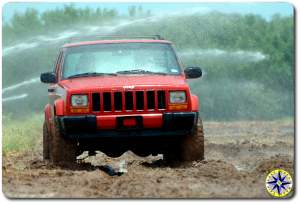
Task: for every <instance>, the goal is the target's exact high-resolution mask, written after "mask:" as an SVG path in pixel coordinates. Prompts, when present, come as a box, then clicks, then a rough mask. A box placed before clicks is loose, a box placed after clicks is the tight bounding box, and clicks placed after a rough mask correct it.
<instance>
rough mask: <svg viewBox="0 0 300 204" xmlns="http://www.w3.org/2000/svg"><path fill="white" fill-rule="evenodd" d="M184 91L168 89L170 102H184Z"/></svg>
mask: <svg viewBox="0 0 300 204" xmlns="http://www.w3.org/2000/svg"><path fill="white" fill-rule="evenodd" d="M185 102H186V94H185V91H170V103H185Z"/></svg>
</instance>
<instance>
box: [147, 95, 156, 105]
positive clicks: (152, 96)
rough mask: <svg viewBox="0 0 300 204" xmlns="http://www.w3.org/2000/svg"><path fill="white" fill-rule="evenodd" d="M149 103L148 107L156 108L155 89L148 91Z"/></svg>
mask: <svg viewBox="0 0 300 204" xmlns="http://www.w3.org/2000/svg"><path fill="white" fill-rule="evenodd" d="M147 104H148V109H154V108H155V95H154V91H147Z"/></svg>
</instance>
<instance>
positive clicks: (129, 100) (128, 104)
mask: <svg viewBox="0 0 300 204" xmlns="http://www.w3.org/2000/svg"><path fill="white" fill-rule="evenodd" d="M125 109H126V110H133V94H132V92H131V91H130V92H129V91H128V92H125Z"/></svg>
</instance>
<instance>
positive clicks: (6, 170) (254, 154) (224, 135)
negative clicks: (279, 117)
mask: <svg viewBox="0 0 300 204" xmlns="http://www.w3.org/2000/svg"><path fill="white" fill-rule="evenodd" d="M204 131H205V145H206V146H205V147H206V149H205V154H206V159H205V160H204V161H201V162H193V163H191V164H182V165H180V166H178V165H177V166H167V165H165V164H164V162H163V161H162V160H161V159H162V156H160V155H159V156H157V157H147V158H140V157H137V156H135V155H134V154H132V153H131V152H127V153H126V154H124V155H122V156H121V157H120V158H116V159H111V158H109V157H106V156H105V155H103V154H101V153H100V154H97V155H96V156H94V157H89V158H87V159H85V160H84V161H82V162H81V163H80V164H77V165H76V166H73V167H69V168H58V167H54V166H52V165H50V164H47V163H45V162H43V161H42V155H41V152H42V150H41V149H39V150H38V151H36V152H26V153H11V154H8V155H6V156H5V157H3V191H4V193H5V195H6V196H8V197H26V198H28V197H47V198H49V197H50V198H54V197H80V198H145V197H147V198H187V197H188V198H211V197H213V198H224V197H231V198H241V197H246V198H270V196H269V195H268V193H267V192H266V191H265V184H264V180H265V177H266V174H267V172H268V171H270V170H272V169H274V168H276V167H281V168H283V169H285V170H287V171H289V172H290V173H291V174H292V175H294V172H293V169H294V168H293V155H294V124H293V123H292V122H228V123H220V122H206V123H204ZM121 160H126V162H127V170H128V173H125V174H123V175H122V176H109V175H107V173H105V172H104V171H102V170H101V166H102V165H110V166H112V167H114V168H118V166H119V162H120V161H121Z"/></svg>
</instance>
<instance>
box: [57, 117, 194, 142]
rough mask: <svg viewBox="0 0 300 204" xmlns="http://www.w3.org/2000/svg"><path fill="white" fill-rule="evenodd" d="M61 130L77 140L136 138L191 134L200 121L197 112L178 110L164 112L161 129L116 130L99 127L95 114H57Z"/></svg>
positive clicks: (64, 134)
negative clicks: (175, 111)
mask: <svg viewBox="0 0 300 204" xmlns="http://www.w3.org/2000/svg"><path fill="white" fill-rule="evenodd" d="M57 119H58V122H59V126H60V130H61V132H62V134H63V136H64V137H66V138H69V139H75V140H86V139H87V140H88V139H100V138H127V137H130V138H134V137H169V136H171V137H176V136H184V135H188V134H190V133H191V132H192V131H193V129H194V128H195V126H196V125H197V122H198V113H197V112H177V113H164V114H163V127H162V128H159V129H145V128H143V127H142V125H141V126H139V127H137V128H131V129H124V128H119V127H117V128H116V129H114V130H101V129H97V119H96V116H94V115H87V116H57Z"/></svg>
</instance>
